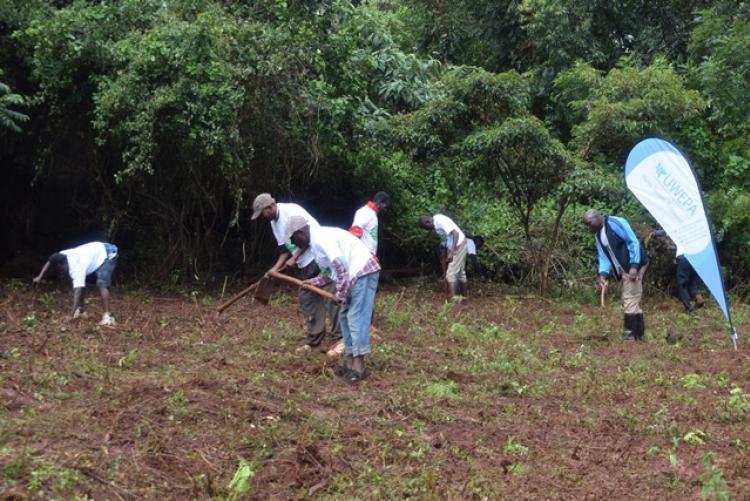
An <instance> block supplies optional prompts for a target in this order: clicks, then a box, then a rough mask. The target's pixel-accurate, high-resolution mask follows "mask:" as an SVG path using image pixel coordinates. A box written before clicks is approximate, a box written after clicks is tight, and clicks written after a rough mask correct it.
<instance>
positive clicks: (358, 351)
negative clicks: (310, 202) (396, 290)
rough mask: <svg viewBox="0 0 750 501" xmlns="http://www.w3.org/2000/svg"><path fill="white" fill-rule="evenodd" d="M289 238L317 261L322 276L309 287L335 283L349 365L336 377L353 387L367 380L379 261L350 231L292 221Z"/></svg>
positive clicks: (298, 219) (296, 217) (347, 363)
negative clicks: (371, 323)
mask: <svg viewBox="0 0 750 501" xmlns="http://www.w3.org/2000/svg"><path fill="white" fill-rule="evenodd" d="M285 237H288V238H290V239H291V241H292V242H293V243H294V244H295V245H297V246H299V247H300V248H307V249H308V251H309V252H311V253H312V255H313V256H314V257H315V262H317V263H318V266H319V267H320V271H321V273H320V274H319V275H318V276H316V277H313V278H310V279H308V280H307V282H308V283H311V284H313V285H317V286H321V285H325V284H327V283H331V282H332V281H334V283H335V287H336V292H335V294H334V295H335V297H336V301H337V302H338V303H340V304H341V311H340V313H339V324H340V325H341V332H342V334H343V336H344V349H345V352H346V362H345V364H344V365H343V366H342V367H340V368H339V369H338V370H337V371H336V374H337V375H339V376H341V377H343V378H344V380H346V381H347V382H350V383H356V382H358V381H360V380H362V379H364V378H366V377H367V375H368V373H367V371H366V370H365V356H366V355H368V354H369V353H370V352H371V349H370V319H371V318H372V309H373V305H374V303H375V292H376V291H377V289H378V278H379V277H380V265H379V264H378V261H377V259H375V257H374V256H373V255H372V254H370V252H369V250H368V249H367V247H365V245H364V244H363V243H362V241H360V240H359V239H358V238H357V237H355V236H354V235H352V234H351V233H349V232H348V231H345V230H342V229H340V228H332V227H328V226H321V227H319V228H313V227H312V226H310V225H309V224H307V222H306V221H305V220H304V218H301V217H298V216H294V217H292V218H290V220H289V223H288V224H287V228H286V231H285Z"/></svg>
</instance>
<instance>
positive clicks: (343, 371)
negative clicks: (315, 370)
mask: <svg viewBox="0 0 750 501" xmlns="http://www.w3.org/2000/svg"><path fill="white" fill-rule="evenodd" d="M349 372H351V369H350V368H349V367H347V366H346V365H339V366H338V367H336V370H335V371H333V373H334V374H336V375H337V376H338V377H344V376H346V375H347V374H349Z"/></svg>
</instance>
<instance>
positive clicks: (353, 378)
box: [344, 369, 370, 384]
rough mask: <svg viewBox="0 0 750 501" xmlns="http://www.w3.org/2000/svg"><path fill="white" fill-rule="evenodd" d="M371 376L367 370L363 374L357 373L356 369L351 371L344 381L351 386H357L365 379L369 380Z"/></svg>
mask: <svg viewBox="0 0 750 501" xmlns="http://www.w3.org/2000/svg"><path fill="white" fill-rule="evenodd" d="M369 375H370V374H369V372H368V371H367V369H365V370H363V371H362V372H359V371H355V370H354V369H349V373H348V374H347V375H346V376H344V381H346V382H347V383H349V384H357V383H359V382H360V381H362V380H363V379H367V376H369Z"/></svg>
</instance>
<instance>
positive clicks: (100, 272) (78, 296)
mask: <svg viewBox="0 0 750 501" xmlns="http://www.w3.org/2000/svg"><path fill="white" fill-rule="evenodd" d="M51 265H55V266H57V267H58V268H59V270H60V271H61V272H63V273H64V272H67V273H68V274H69V275H70V278H72V279H73V308H72V309H71V311H70V315H68V316H66V317H65V320H66V321H70V320H73V319H76V318H80V317H85V316H86V314H85V312H84V296H85V294H84V292H85V290H86V276H87V275H91V274H92V273H96V286H97V287H99V294H100V295H101V296H102V303H103V305H104V314H103V315H102V320H101V321H100V322H99V325H107V326H112V325H115V317H113V316H112V314H111V313H110V309H109V288H110V287H111V286H112V273H113V272H114V271H115V268H116V267H117V246H115V245H113V244H110V243H104V242H91V243H88V244H84V245H80V246H78V247H74V248H73V249H66V250H62V251H60V252H55V253H54V254H52V255H51V256H50V257H49V258H48V259H47V262H46V263H44V266H43V267H42V270H41V271H40V272H39V275H37V276H36V277H34V283H35V284H38V283H39V282H41V281H42V278H43V277H44V274H45V273H47V270H48V269H49V267H50V266H51Z"/></svg>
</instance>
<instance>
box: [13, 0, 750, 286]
mask: <svg viewBox="0 0 750 501" xmlns="http://www.w3.org/2000/svg"><path fill="white" fill-rule="evenodd" d="M748 55H750V4H748V3H746V2H743V1H728V0H723V1H700V0H680V1H678V0H671V1H670V0H654V1H648V2H645V1H642V0H623V1H617V2H612V1H609V0H607V1H604V0H576V1H572V0H520V1H519V0H451V1H444V0H432V1H430V0H400V1H398V0H371V1H362V2H350V1H341V0H308V1H300V0H287V1H284V0H253V1H219V0H120V1H81V0H76V1H66V0H54V1H53V0H3V1H2V2H0V70H1V71H2V74H0V82H1V83H0V165H2V179H3V181H2V183H0V241H2V245H1V246H0V270H2V273H3V274H5V275H13V274H19V273H26V272H29V273H31V272H33V271H36V270H37V269H38V267H39V266H40V265H41V263H42V262H43V260H44V258H45V257H46V256H47V255H49V254H50V253H51V252H53V251H55V250H58V249H61V248H67V247H70V246H73V245H76V244H79V243H82V242H84V241H87V240H92V239H103V240H108V241H112V242H115V243H117V244H118V246H119V247H120V249H121V253H122V255H123V259H122V260H121V261H122V263H121V264H122V270H121V272H122V273H121V274H120V279H121V280H123V279H124V280H127V281H141V282H143V283H151V284H154V283H158V284H168V285H180V284H186V283H191V284H193V285H194V286H198V285H206V286H211V285H212V284H213V285H215V284H216V283H220V282H221V281H222V280H223V279H224V277H226V276H231V277H241V276H243V275H244V274H246V273H248V272H250V271H251V270H253V269H256V268H258V267H260V265H261V264H262V263H264V262H269V263H270V259H271V257H270V255H271V254H272V253H273V249H274V247H275V245H274V243H273V241H272V237H271V234H270V231H269V230H268V227H267V225H264V224H262V223H260V224H259V223H257V222H251V221H250V217H249V216H250V211H251V208H250V205H251V203H252V199H253V197H254V196H255V195H256V194H258V193H260V192H263V191H269V192H271V193H273V194H274V195H275V196H276V197H277V199H278V200H280V201H282V200H289V201H295V202H298V203H300V204H301V205H303V206H304V207H306V208H307V209H308V210H309V211H310V212H311V213H313V214H314V215H315V216H316V217H318V219H319V221H320V222H321V223H322V224H331V225H337V226H342V227H348V225H349V224H350V222H351V218H352V216H353V213H354V210H356V208H357V207H358V206H360V205H361V204H362V203H363V202H364V201H366V199H367V197H368V196H371V195H372V193H374V192H375V191H379V190H385V191H388V192H389V193H390V194H391V195H392V197H393V201H394V204H393V207H392V208H391V210H390V211H389V213H387V214H385V216H384V220H383V221H382V222H381V241H382V243H381V246H382V247H381V249H382V251H381V253H382V258H383V262H384V265H385V267H386V268H398V267H413V266H416V265H417V263H420V262H423V261H429V260H431V259H434V257H435V253H436V251H435V244H436V241H435V240H434V239H433V238H432V236H431V235H430V236H429V237H428V235H427V234H426V233H425V232H424V231H423V230H421V229H419V228H418V227H417V225H416V216H418V215H420V214H422V213H435V212H438V211H444V212H446V213H448V214H449V215H451V216H452V217H454V219H455V220H456V221H457V222H458V224H459V225H460V226H461V227H463V228H464V229H465V230H466V231H467V232H468V233H471V234H480V235H483V236H484V237H485V240H486V242H487V245H486V248H485V249H484V250H483V252H482V259H483V261H484V263H485V266H487V267H488V268H489V269H490V271H491V273H492V275H493V276H494V278H495V279H497V280H499V281H503V282H506V283H513V284H521V285H522V286H529V287H539V288H540V289H541V290H542V291H543V292H545V293H560V292H565V291H566V290H571V289H576V288H577V287H579V286H580V285H581V284H582V281H583V280H590V277H591V274H592V273H593V266H594V261H595V254H594V250H593V243H592V241H591V236H590V235H589V234H588V233H587V232H586V229H585V228H584V227H583V226H582V225H581V223H580V218H581V215H582V211H583V210H584V209H585V208H588V207H597V208H599V209H601V210H602V211H604V212H605V213H611V214H616V215H622V216H625V217H627V218H628V219H629V220H630V221H631V222H632V223H634V224H635V226H636V228H637V229H638V230H639V232H641V234H642V236H646V235H647V234H648V231H649V229H651V228H653V227H654V225H655V224H654V221H653V220H652V219H651V218H650V216H649V215H648V214H647V213H646V212H645V211H644V210H643V209H642V207H641V206H640V205H639V204H638V203H637V201H636V200H635V199H634V198H633V197H632V196H631V195H630V194H629V193H628V192H627V190H626V188H625V186H624V183H623V175H622V167H623V165H624V162H625V159H626V156H627V154H628V152H629V150H630V149H631V148H632V147H633V146H634V145H635V144H636V143H637V142H638V141H640V140H641V139H644V138H646V137H652V136H659V137H663V138H665V139H668V140H670V141H672V142H674V143H675V144H676V145H678V146H679V147H680V148H682V149H683V150H684V151H685V152H686V154H687V155H688V157H689V158H690V159H691V161H692V163H693V166H694V168H695V170H696V172H697V173H698V176H699V177H700V180H701V182H702V185H703V190H704V195H705V201H706V205H707V207H708V210H709V213H710V215H711V218H712V224H713V229H714V231H715V235H716V237H717V244H718V248H719V254H720V257H721V261H722V265H723V266H724V271H725V276H726V277H727V283H728V285H729V286H730V287H731V288H732V290H733V291H734V292H736V293H737V294H740V295H746V294H747V292H748V291H747V290H746V285H745V286H743V284H747V283H748V282H747V279H748V278H750V245H749V244H750V192H749V191H748V188H750V141H748V139H750V85H748V84H749V83H750V57H748ZM669 257H670V258H671V256H669ZM29 276H31V275H29ZM653 277H655V278H658V277H659V273H654V274H653ZM587 283H588V282H587Z"/></svg>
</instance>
